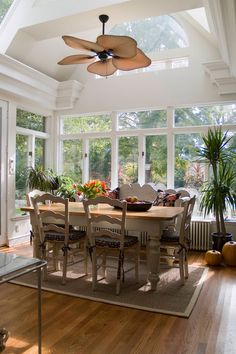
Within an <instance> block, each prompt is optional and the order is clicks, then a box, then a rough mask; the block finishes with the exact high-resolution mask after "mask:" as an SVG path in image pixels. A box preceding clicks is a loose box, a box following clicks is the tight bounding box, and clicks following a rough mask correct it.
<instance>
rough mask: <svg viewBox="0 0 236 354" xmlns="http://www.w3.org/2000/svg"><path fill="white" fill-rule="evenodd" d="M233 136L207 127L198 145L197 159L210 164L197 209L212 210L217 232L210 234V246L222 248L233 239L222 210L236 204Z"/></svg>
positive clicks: (234, 206) (216, 248)
mask: <svg viewBox="0 0 236 354" xmlns="http://www.w3.org/2000/svg"><path fill="white" fill-rule="evenodd" d="M231 138H232V136H229V134H228V131H227V132H223V131H222V128H221V127H215V128H212V129H209V130H208V133H207V134H206V135H205V136H203V143H204V144H203V146H202V147H200V148H198V157H199V161H200V162H204V163H206V164H208V166H209V179H208V180H207V181H206V182H205V183H204V185H203V188H202V197H201V201H200V211H203V212H204V215H207V214H209V213H213V215H214V216H215V220H216V232H214V233H213V234H212V238H213V249H215V250H218V251H221V250H222V247H223V245H224V243H225V242H227V241H230V240H231V239H232V235H231V234H229V233H227V232H226V225H225V213H226V211H227V208H228V207H230V208H232V209H235V208H236V191H235V189H233V186H234V184H235V179H236V170H235V169H233V161H234V159H236V152H235V151H234V150H233V148H232V146H231V145H230V140H231Z"/></svg>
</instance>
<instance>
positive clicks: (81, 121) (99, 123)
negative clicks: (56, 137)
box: [62, 114, 111, 134]
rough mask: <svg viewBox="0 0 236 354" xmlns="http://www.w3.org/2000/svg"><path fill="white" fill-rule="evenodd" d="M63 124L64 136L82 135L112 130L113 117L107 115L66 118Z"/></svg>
mask: <svg viewBox="0 0 236 354" xmlns="http://www.w3.org/2000/svg"><path fill="white" fill-rule="evenodd" d="M62 122H63V124H62V134H80V133H86V132H103V131H110V130H111V117H110V115H106V114H103V115H94V116H84V117H77V118H74V117H73V118H64V119H63V121H62Z"/></svg>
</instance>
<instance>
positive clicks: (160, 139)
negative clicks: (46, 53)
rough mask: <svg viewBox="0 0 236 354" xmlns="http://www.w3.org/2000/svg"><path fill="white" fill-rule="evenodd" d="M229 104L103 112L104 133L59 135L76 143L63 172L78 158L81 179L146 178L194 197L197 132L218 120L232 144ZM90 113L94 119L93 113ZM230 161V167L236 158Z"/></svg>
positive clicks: (201, 168)
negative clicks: (186, 192) (106, 125)
mask: <svg viewBox="0 0 236 354" xmlns="http://www.w3.org/2000/svg"><path fill="white" fill-rule="evenodd" d="M235 107H236V105H235V104H228V105H226V104H223V105H220V104H218V105H215V106H199V107H195V106H193V107H185V108H175V109H174V108H172V107H168V108H167V109H159V110H158V109H156V110H146V111H144V110H142V111H132V112H111V113H110V114H108V115H107V116H109V117H111V118H110V123H109V127H112V128H111V130H110V131H109V130H106V129H104V131H99V132H96V131H95V132H94V131H86V132H84V133H83V132H82V133H81V132H80V133H78V134H77V135H76V134H74V131H73V130H72V132H71V134H67V135H62V136H61V139H62V140H65V139H66V140H65V141H67V140H68V139H69V136H70V135H73V140H71V142H70V144H72V145H74V144H76V142H77V143H78V142H79V141H80V143H79V144H80V148H79V149H80V152H81V153H79V152H76V153H72V151H73V147H72V145H68V156H64V161H65V162H64V171H65V172H66V171H67V169H66V166H67V165H68V164H70V165H71V166H72V169H73V166H77V164H78V161H79V159H80V158H81V159H82V160H83V161H80V162H79V166H80V168H81V169H82V171H80V172H79V173H76V175H78V176H80V177H81V178H82V182H87V181H88V179H95V178H99V179H105V180H106V181H107V182H108V183H109V184H110V183H111V188H116V187H117V186H120V185H122V184H124V183H136V182H138V183H140V184H141V185H142V184H144V183H150V182H152V183H155V184H160V185H161V186H163V188H164V186H165V187H166V188H175V189H176V188H187V189H191V190H192V193H195V194H197V196H199V194H200V188H201V186H202V184H203V181H204V180H205V179H206V178H207V176H208V171H207V167H206V166H205V165H204V164H201V163H200V162H199V161H198V160H197V159H196V148H197V147H199V146H200V145H201V144H202V135H203V134H204V133H206V132H207V130H208V128H209V127H213V126H214V125H217V124H222V125H223V127H224V129H225V130H229V134H233V139H232V144H233V146H234V147H235V149H236V118H235V117H236V116H235V109H236V108H235ZM93 117H94V119H95V115H94V116H93ZM100 117H101V115H98V117H97V119H95V121H97V120H98V121H100V123H101V124H106V123H104V122H101V118H100ZM173 117H174V119H173ZM66 119H69V117H68V118H66ZM73 119H74V118H73ZM77 119H78V120H79V119H80V117H78V118H77ZM62 123H63V120H62ZM109 129H110V128H109ZM82 151H84V152H86V153H85V155H87V157H88V159H87V157H86V156H82ZM78 156H80V157H79V158H78ZM232 164H233V166H235V168H236V161H235V162H232ZM77 180H78V179H77ZM161 188H162V187H161ZM235 189H236V181H235ZM198 201H199V198H198ZM196 205H197V207H198V204H197V203H196ZM232 214H234V213H232ZM231 217H232V215H231Z"/></svg>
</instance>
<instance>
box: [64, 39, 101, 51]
mask: <svg viewBox="0 0 236 354" xmlns="http://www.w3.org/2000/svg"><path fill="white" fill-rule="evenodd" d="M62 39H63V40H64V42H65V43H66V44H67V45H68V46H69V47H71V48H74V49H84V50H89V51H92V52H95V53H97V52H102V51H103V50H104V48H103V47H101V46H100V45H99V44H97V43H94V42H90V41H86V40H84V39H80V38H76V37H72V36H62Z"/></svg>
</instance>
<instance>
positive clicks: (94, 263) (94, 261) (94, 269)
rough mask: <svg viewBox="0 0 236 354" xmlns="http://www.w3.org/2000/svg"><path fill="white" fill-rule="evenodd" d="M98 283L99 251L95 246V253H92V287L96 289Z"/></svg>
mask: <svg viewBox="0 0 236 354" xmlns="http://www.w3.org/2000/svg"><path fill="white" fill-rule="evenodd" d="M96 283H97V251H96V248H95V247H94V249H93V253H92V289H93V290H95V289H96Z"/></svg>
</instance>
